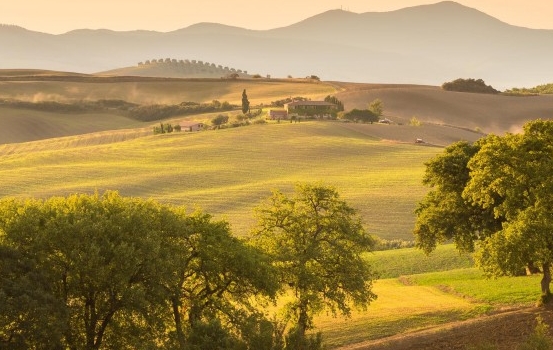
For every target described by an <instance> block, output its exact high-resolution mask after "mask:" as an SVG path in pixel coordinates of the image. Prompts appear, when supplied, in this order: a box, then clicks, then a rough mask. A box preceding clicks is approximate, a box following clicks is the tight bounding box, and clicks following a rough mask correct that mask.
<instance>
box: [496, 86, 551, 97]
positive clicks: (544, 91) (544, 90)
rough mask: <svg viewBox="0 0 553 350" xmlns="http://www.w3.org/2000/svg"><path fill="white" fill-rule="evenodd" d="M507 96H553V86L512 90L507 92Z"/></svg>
mask: <svg viewBox="0 0 553 350" xmlns="http://www.w3.org/2000/svg"><path fill="white" fill-rule="evenodd" d="M505 93H506V94H511V95H549V94H553V84H543V85H538V86H535V87H532V88H516V87H515V88H512V89H508V90H505Z"/></svg>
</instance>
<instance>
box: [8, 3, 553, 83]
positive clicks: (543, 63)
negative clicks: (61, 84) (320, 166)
mask: <svg viewBox="0 0 553 350" xmlns="http://www.w3.org/2000/svg"><path fill="white" fill-rule="evenodd" d="M0 47H1V48H2V50H0V68H36V69H51V70H61V71H73V72H81V73H95V72H102V71H108V70H113V69H116V68H121V67H129V66H137V64H138V62H145V61H146V60H152V59H166V58H171V59H177V60H180V59H190V60H192V59H194V60H201V61H204V62H218V64H219V63H220V64H223V65H225V66H229V67H240V68H241V69H244V70H246V71H248V73H249V74H260V75H261V76H266V75H268V74H270V75H271V76H273V77H287V76H292V77H305V76H308V75H317V76H319V77H320V78H321V79H322V80H336V81H351V82H386V83H414V84H430V85H440V84H442V83H443V82H445V81H450V80H453V79H456V78H482V79H484V80H485V81H486V83H488V84H491V85H492V86H493V87H495V88H497V89H505V88H510V87H531V86H535V85H539V84H544V83H550V82H553V59H551V58H552V57H553V30H536V29H528V28H522V27H516V26H512V25H509V24H506V23H504V22H501V21H499V20H497V19H495V18H493V17H490V16H488V15H486V14H484V13H482V12H480V11H477V10H475V9H472V8H468V7H465V6H462V5H460V4H458V3H455V2H452V1H444V2H440V3H437V4H433V5H423V6H415V7H409V8H405V9H401V10H397V11H391V12H379V13H376V12H367V13H362V14H357V13H352V12H348V11H342V10H331V11H327V12H324V13H321V14H319V15H316V16H313V17H311V18H308V19H306V20H304V21H301V22H298V23H296V24H293V25H290V26H287V27H282V28H276V29H271V30H262V31H258V30H247V29H243V28H237V27H230V26H225V25H221V24H214V23H200V24H196V25H192V26H190V27H187V28H183V29H180V30H176V31H173V32H168V33H160V32H153V31H143V30H141V31H130V32H116V31H110V30H88V29H80V30H75V31H71V32H68V33H65V34H60V35H51V34H45V33H39V32H33V31H29V30H26V29H24V28H21V27H17V26H0Z"/></svg>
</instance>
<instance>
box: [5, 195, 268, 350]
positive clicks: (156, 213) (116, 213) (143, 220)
mask: <svg viewBox="0 0 553 350" xmlns="http://www.w3.org/2000/svg"><path fill="white" fill-rule="evenodd" d="M0 257H1V258H2V259H1V261H2V264H0V282H1V284H0V311H1V312H0V341H2V342H4V343H5V344H7V346H8V347H9V348H14V349H17V348H22V349H23V348H36V349H61V348H64V349H65V348H71V349H103V348H108V349H109V348H117V349H126V348H133V349H151V348H154V347H155V348H163V347H165V348H170V347H171V346H172V345H171V344H177V345H178V348H181V349H184V348H187V347H186V346H188V345H190V346H192V345H195V344H196V343H195V341H196V340H198V339H200V340H199V342H200V343H203V342H205V343H206V344H212V345H213V344H219V345H221V344H246V345H247V344H248V342H249V341H251V339H252V337H250V338H248V337H249V336H248V337H243V336H242V335H241V334H242V330H243V329H245V328H247V326H248V325H251V324H252V323H260V322H264V321H263V317H262V315H260V314H259V312H258V311H257V309H256V307H257V306H258V305H259V302H260V301H261V299H259V298H258V297H263V296H265V297H268V298H274V297H275V293H276V290H277V288H278V284H277V281H276V277H275V275H274V269H273V268H272V267H271V265H270V263H269V261H268V260H267V257H266V256H265V255H264V254H262V253H261V252H260V251H259V250H257V249H255V248H253V247H251V246H248V245H245V244H244V242H242V241H240V240H238V239H237V238H235V237H234V236H233V235H232V234H231V233H230V228H229V225H228V223H226V222H224V221H218V222H215V221H213V220H212V219H211V216H209V215H207V214H203V213H201V212H196V213H194V214H192V215H186V214H185V212H184V209H183V208H179V207H172V206H165V205H160V204H158V203H156V202H154V201H149V200H148V201H146V200H141V199H135V198H124V197H120V196H119V195H118V194H117V193H115V192H106V193H105V194H103V195H98V194H94V195H90V196H89V195H71V196H69V197H67V198H64V197H53V198H50V199H48V200H44V201H40V200H27V201H21V200H16V199H10V198H8V199H3V200H1V201H0ZM249 328H251V327H249ZM168 330H172V331H171V332H169V333H168ZM202 346H203V345H202ZM191 348H194V347H191ZM200 348H205V347H200ZM223 348H232V347H226V345H225V347H223Z"/></svg>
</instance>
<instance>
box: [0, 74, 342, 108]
mask: <svg viewBox="0 0 553 350" xmlns="http://www.w3.org/2000/svg"><path fill="white" fill-rule="evenodd" d="M244 89H246V90H247V94H248V99H249V101H250V103H252V104H253V105H257V104H261V103H263V104H266V105H267V104H270V103H271V102H272V101H276V100H280V99H283V98H286V97H290V96H292V97H295V96H302V97H307V98H311V99H322V98H324V97H325V96H327V95H329V94H333V93H335V92H336V89H335V88H334V87H333V86H332V85H330V84H326V83H321V82H306V81H296V80H272V81H266V80H263V81H261V80H220V79H213V80H205V79H200V80H180V81H140V78H137V81H135V82H117V83H114V82H94V83H90V82H72V81H29V82H4V83H2V84H0V97H3V98H14V99H18V100H24V101H34V102H36V101H44V100H49V101H58V102H64V101H75V100H77V101H79V100H101V99H117V100H125V101H128V102H133V103H138V104H179V103H181V102H183V101H193V102H211V101H213V100H219V101H221V102H223V101H228V102H230V103H233V104H238V105H239V104H240V103H241V99H242V91H243V90H244Z"/></svg>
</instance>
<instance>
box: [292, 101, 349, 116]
mask: <svg viewBox="0 0 553 350" xmlns="http://www.w3.org/2000/svg"><path fill="white" fill-rule="evenodd" d="M284 108H286V111H287V112H288V114H289V115H306V116H319V117H327V116H330V115H331V114H332V112H334V111H336V110H337V108H338V106H336V105H335V104H334V103H330V102H326V101H294V102H290V103H286V104H285V105H284Z"/></svg>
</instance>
